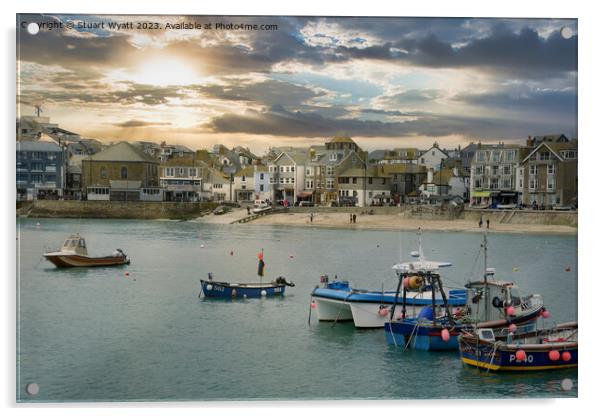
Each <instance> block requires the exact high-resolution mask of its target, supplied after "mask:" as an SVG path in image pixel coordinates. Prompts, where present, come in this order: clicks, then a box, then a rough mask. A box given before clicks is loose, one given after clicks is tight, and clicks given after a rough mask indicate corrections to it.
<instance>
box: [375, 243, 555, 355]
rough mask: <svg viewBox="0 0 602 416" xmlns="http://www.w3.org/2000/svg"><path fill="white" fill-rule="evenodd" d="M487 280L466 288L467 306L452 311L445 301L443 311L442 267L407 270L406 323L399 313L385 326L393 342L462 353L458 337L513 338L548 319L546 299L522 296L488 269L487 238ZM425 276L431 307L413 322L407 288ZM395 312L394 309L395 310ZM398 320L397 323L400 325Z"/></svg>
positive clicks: (402, 315)
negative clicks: (477, 333)
mask: <svg viewBox="0 0 602 416" xmlns="http://www.w3.org/2000/svg"><path fill="white" fill-rule="evenodd" d="M482 248H483V254H484V256H483V257H484V261H483V263H484V273H483V280H479V281H473V282H469V283H467V284H466V288H467V291H468V293H467V299H469V301H467V304H466V306H464V307H463V308H457V309H456V310H454V311H452V308H451V305H450V304H449V302H448V301H447V300H446V299H445V297H444V304H443V306H442V307H441V306H439V305H438V304H437V302H436V301H435V299H436V296H435V292H436V291H437V290H439V292H440V293H442V294H444V292H443V290H442V287H443V286H442V283H441V276H440V275H439V273H438V271H437V268H436V267H426V268H423V269H421V270H419V271H418V272H416V271H415V270H414V271H410V270H407V271H405V272H404V273H401V274H400V281H401V282H402V283H403V284H402V285H403V295H402V298H403V301H402V306H401V307H402V312H401V317H400V318H399V319H397V316H396V315H395V314H394V311H393V312H392V313H391V314H390V316H389V317H390V320H389V322H386V323H385V325H384V329H385V335H386V338H387V342H388V343H389V344H391V345H396V346H399V345H401V346H404V348H414V349H419V350H426V351H430V350H454V349H457V348H458V336H459V335H460V334H461V333H462V332H470V331H473V330H475V329H479V328H490V329H492V330H493V331H494V332H495V333H496V334H503V333H508V332H513V333H514V334H520V333H525V332H529V331H532V330H533V329H535V323H536V320H537V318H538V317H540V316H541V315H543V316H547V311H546V310H545V308H544V305H543V299H542V297H541V295H538V294H531V295H528V296H520V294H519V289H518V287H517V286H516V285H515V284H514V283H513V282H507V281H501V280H495V279H493V276H494V274H495V269H493V268H489V267H487V235H486V234H485V235H484V238H483V244H482ZM416 273H417V274H418V275H419V276H422V277H423V278H424V281H425V285H427V286H428V287H430V289H431V291H432V295H431V297H432V301H431V306H430V307H428V308H424V309H423V310H422V311H421V312H420V313H419V314H418V316H416V317H411V316H408V315H407V313H406V312H405V309H406V308H407V302H406V301H405V299H406V297H407V293H406V290H407V289H406V285H407V283H406V282H408V279H409V278H410V276H411V275H416ZM394 308H395V306H394V307H393V309H394ZM394 318H395V319H394Z"/></svg>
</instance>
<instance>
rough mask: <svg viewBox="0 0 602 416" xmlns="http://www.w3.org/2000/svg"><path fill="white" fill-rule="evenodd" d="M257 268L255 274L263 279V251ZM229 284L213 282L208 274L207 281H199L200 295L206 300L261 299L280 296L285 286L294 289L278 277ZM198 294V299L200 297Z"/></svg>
mask: <svg viewBox="0 0 602 416" xmlns="http://www.w3.org/2000/svg"><path fill="white" fill-rule="evenodd" d="M257 256H258V258H259V266H258V269H257V274H258V275H259V276H260V278H263V271H264V267H265V263H264V261H263V250H262V251H261V252H260V253H259V254H258V255H257ZM261 280H262V279H260V282H259V283H231V282H223V281H216V280H213V274H212V273H209V274H208V276H207V280H204V279H201V280H200V282H201V293H203V294H204V295H205V297H207V298H222V299H237V298H242V299H246V298H261V297H272V296H278V295H280V296H282V295H284V291H285V289H286V287H287V286H290V287H294V286H295V284H294V283H293V282H289V281H287V280H286V278H285V277H283V276H279V277H277V278H276V279H274V280H273V281H271V282H268V283H263V281H261ZM201 293H199V297H200V296H201Z"/></svg>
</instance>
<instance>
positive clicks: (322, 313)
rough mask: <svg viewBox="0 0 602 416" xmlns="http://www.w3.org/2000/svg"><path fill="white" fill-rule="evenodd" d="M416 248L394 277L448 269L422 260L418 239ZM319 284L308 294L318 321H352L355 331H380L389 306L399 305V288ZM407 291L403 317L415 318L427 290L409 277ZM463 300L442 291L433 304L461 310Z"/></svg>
mask: <svg viewBox="0 0 602 416" xmlns="http://www.w3.org/2000/svg"><path fill="white" fill-rule="evenodd" d="M419 236H420V234H419ZM418 247H419V248H418V251H415V252H412V257H417V258H418V260H417V261H414V262H409V263H400V264H396V265H395V266H393V269H394V270H395V271H396V273H397V274H398V275H399V274H400V273H405V272H406V271H418V270H423V269H425V268H439V267H449V266H451V263H449V262H435V261H427V260H425V258H424V253H423V251H422V240H421V238H420V237H419V244H418ZM406 269H407V270H406ZM408 275H409V274H408ZM320 283H322V287H319V286H316V288H315V289H314V290H313V292H312V293H311V298H312V304H313V305H315V308H316V309H317V315H318V320H320V321H334V322H340V321H353V323H354V325H355V326H356V327H358V328H382V327H383V325H384V324H385V323H386V322H388V321H389V315H390V313H391V310H392V307H393V305H395V304H396V305H398V306H400V305H401V302H402V300H401V298H400V297H399V288H398V290H389V291H385V290H366V289H357V288H353V287H351V286H350V284H349V282H348V281H345V280H339V279H338V277H337V276H335V278H334V281H332V282H330V281H329V277H328V276H326V275H325V276H321V277H320ZM407 289H408V291H407V296H406V315H407V316H418V315H419V313H420V311H421V310H422V309H423V308H425V307H429V306H430V305H431V304H432V302H433V301H432V299H431V290H430V287H428V286H426V285H425V284H424V279H423V278H422V277H421V276H419V275H418V274H413V275H411V276H410V278H409V280H408V285H407ZM466 299H467V298H466V290H465V289H450V288H443V293H442V294H439V293H437V294H436V296H435V300H434V302H435V304H436V305H438V306H443V304H444V303H445V302H447V303H448V304H449V305H450V306H452V307H463V306H465V305H466Z"/></svg>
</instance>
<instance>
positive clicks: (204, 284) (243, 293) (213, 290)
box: [199, 275, 295, 299]
mask: <svg viewBox="0 0 602 416" xmlns="http://www.w3.org/2000/svg"><path fill="white" fill-rule="evenodd" d="M287 286H291V287H294V286H295V284H294V283H293V282H288V281H287V280H286V279H285V278H284V277H282V276H280V277H278V278H277V279H276V280H274V281H272V282H269V283H228V282H217V281H214V280H213V278H212V276H211V275H210V276H209V278H208V279H207V280H203V279H201V289H202V291H203V294H204V295H205V297H208V298H226V299H236V298H243V299H244V298H261V297H270V296H276V295H284V289H285V288H286V287H287ZM199 296H200V294H199Z"/></svg>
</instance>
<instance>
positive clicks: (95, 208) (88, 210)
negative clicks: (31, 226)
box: [17, 200, 216, 220]
mask: <svg viewBox="0 0 602 416" xmlns="http://www.w3.org/2000/svg"><path fill="white" fill-rule="evenodd" d="M215 206H216V204H214V203H207V202H204V203H200V202H186V203H185V202H138V201H127V202H125V201H65V200H58V201H55V200H37V201H27V202H22V203H18V204H17V215H22V216H27V217H34V218H113V219H114V218H122V219H147V220H150V219H192V218H197V217H199V216H201V215H203V213H207V212H210V211H211V210H212V209H213V208H215Z"/></svg>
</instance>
